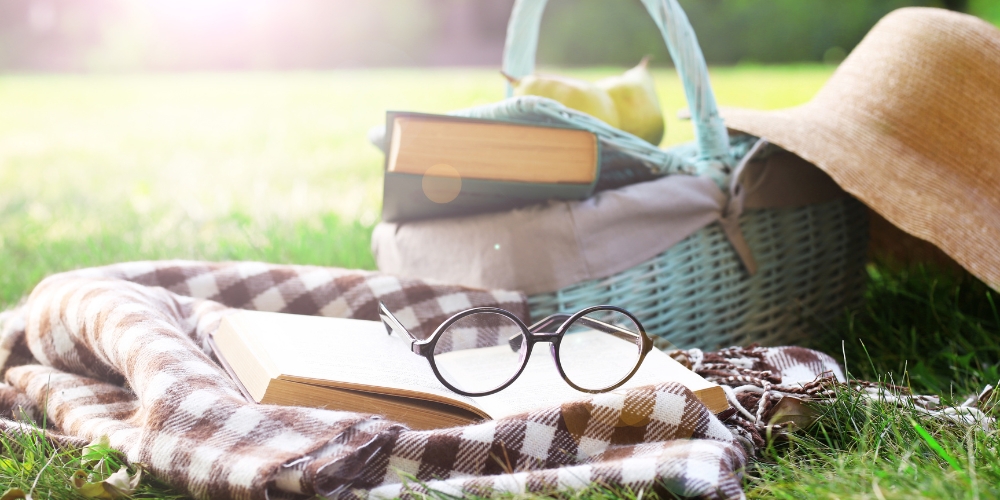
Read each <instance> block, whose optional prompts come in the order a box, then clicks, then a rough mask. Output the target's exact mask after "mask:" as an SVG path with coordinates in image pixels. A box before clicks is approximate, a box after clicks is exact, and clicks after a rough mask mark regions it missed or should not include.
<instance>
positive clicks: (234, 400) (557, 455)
mask: <svg viewBox="0 0 1000 500" xmlns="http://www.w3.org/2000/svg"><path fill="white" fill-rule="evenodd" d="M379 300H383V301H385V302H386V303H387V304H389V305H390V306H391V307H393V309H394V310H395V311H399V312H398V313H397V316H398V317H399V318H400V320H401V321H403V323H404V324H405V326H407V327H408V328H410V329H411V330H412V331H414V332H415V333H417V334H418V335H427V334H429V333H430V332H431V331H432V330H433V328H434V327H436V326H437V325H438V324H439V323H441V322H442V321H443V320H444V319H446V318H447V317H448V316H450V315H451V314H453V313H455V312H457V311H459V310H462V309H464V308H468V307H473V306H497V307H502V308H505V309H507V310H510V311H511V312H513V313H515V314H517V315H518V316H520V317H522V318H524V319H527V317H526V316H527V305H526V299H525V297H524V295H523V294H520V293H517V292H508V291H483V290H473V289H468V288H463V287H458V286H451V285H442V284H430V283H426V282H422V281H419V280H412V279H402V278H396V277H392V276H387V275H383V274H379V273H374V272H364V271H348V270H342V269H331V268H321V267H305V266H283V265H270V264H261V263H252V262H243V263H201V262H184V261H168V262H136V263H127V264H119V265H114V266H108V267H101V268H93V269H84V270H80V271H73V272H68V273H63V274H58V275H54V276H51V277H49V278H47V279H45V280H44V281H42V282H41V283H40V284H39V285H38V286H37V287H36V288H35V290H34V291H33V292H32V294H31V295H30V297H29V298H28V299H27V301H26V302H25V303H24V304H23V305H21V306H20V307H18V308H16V309H13V310H11V311H7V312H5V313H2V314H0V365H2V369H3V372H4V378H5V382H6V384H0V410H3V412H4V413H5V415H6V416H8V417H14V418H22V419H35V420H36V421H40V420H41V418H40V417H41V415H42V414H43V413H44V414H45V415H46V422H47V423H48V426H49V429H48V431H49V433H50V436H52V438H53V439H62V440H65V441H68V442H73V443H76V444H79V443H86V442H89V441H92V440H95V439H98V438H100V437H102V436H107V437H108V438H109V439H110V443H111V445H112V447H114V448H116V449H118V450H120V451H122V452H123V453H124V454H125V456H126V457H127V458H128V460H130V461H132V462H136V463H143V464H145V465H146V466H147V467H148V468H149V470H150V472H152V473H153V474H155V475H156V476H157V477H159V478H161V479H163V480H165V481H167V482H169V483H170V484H171V485H173V486H174V487H176V488H177V489H179V490H182V491H185V492H187V493H189V494H191V495H193V496H195V497H198V498H267V497H270V498H275V497H277V496H294V495H298V494H301V495H314V494H320V495H323V496H329V497H395V496H400V495H406V494H407V492H421V491H424V490H426V489H428V488H429V489H434V490H440V491H444V492H448V493H451V494H456V495H458V494H462V493H470V492H475V493H480V494H488V493H491V492H497V491H505V492H525V491H531V492H540V493H551V492H555V491H560V490H573V489H578V488H583V487H587V486H588V485H592V484H594V483H598V484H603V485H607V486H621V487H627V488H631V489H633V490H635V491H638V490H644V491H652V490H658V491H668V492H670V493H673V494H676V495H682V496H696V497H703V498H742V497H743V492H742V488H741V479H740V477H741V470H742V469H743V467H744V466H745V465H746V462H747V460H748V457H749V456H750V454H752V453H753V451H754V441H755V439H754V438H757V439H759V434H755V432H756V431H755V429H754V427H753V426H752V425H751V426H747V425H745V423H744V424H743V425H742V426H740V425H736V424H733V423H729V422H727V424H726V425H724V424H723V423H722V422H721V421H720V420H719V419H718V418H717V417H716V416H715V415H712V414H711V413H710V412H709V411H708V410H707V409H706V408H705V406H704V405H702V404H701V403H700V402H699V401H698V400H697V399H696V398H695V397H694V396H693V395H692V394H691V393H690V392H689V391H688V390H687V389H686V388H684V387H683V386H680V385H678V384H674V383H665V384H662V385H658V386H650V387H646V388H641V389H635V390H630V391H624V392H614V393H608V394H602V395H597V396H593V397H587V398H582V399H581V401H579V402H576V403H570V404H564V405H562V406H561V407H552V408H547V409H543V410H539V411H535V412H532V413H529V414H525V415H521V416H517V417H511V418H506V419H502V420H496V421H486V422H483V423H479V424H475V425H469V426H466V427H458V428H452V429H444V430H433V431H413V430H409V429H407V428H405V427H404V426H402V425H400V424H396V423H394V422H390V421H387V420H384V419H382V418H379V417H378V416H373V415H365V414H358V413H349V412H340V411H332V410H320V409H310V408H298V407H281V406H269V405H256V404H251V403H247V402H246V400H245V399H244V398H243V397H242V396H241V394H240V393H239V391H238V390H237V388H236V387H235V385H234V383H233V381H232V380H230V379H229V377H228V376H227V375H226V373H225V372H224V371H223V370H222V369H221V368H220V367H219V366H218V364H217V363H216V362H215V361H214V360H213V358H212V356H211V351H210V350H209V349H208V347H207V345H206V339H207V337H208V335H209V334H210V333H211V332H213V331H214V330H215V328H217V326H218V324H219V321H220V319H221V318H222V317H223V316H224V315H226V314H229V313H231V312H232V311H235V310H236V309H240V308H242V309H258V310H265V311H281V312H287V313H296V314H313V315H326V316H340V317H350V318H361V319H371V320H375V319H377V314H376V308H377V303H378V301H379ZM757 349H758V350H757V351H753V350H750V351H746V350H744V351H745V352H744V351H740V352H741V353H742V354H740V353H736V351H734V352H733V353H730V357H729V358H726V357H725V356H718V355H715V356H716V358H712V356H713V355H702V354H701V353H700V352H696V353H688V354H689V355H690V357H692V359H693V358H697V359H693V361H692V362H694V363H701V365H699V369H704V367H705V366H708V367H709V368H712V369H716V371H717V372H718V370H719V369H722V368H725V366H728V368H730V369H731V370H730V372H724V373H723V372H719V373H716V374H715V375H717V376H718V377H717V378H719V379H720V381H721V382H723V383H728V384H729V385H733V386H735V384H739V385H747V384H749V383H753V382H752V381H749V382H748V381H745V380H736V381H733V380H730V381H728V382H727V381H725V380H722V378H725V376H731V375H732V374H733V373H736V374H737V375H739V376H746V377H751V376H754V374H756V376H758V378H760V377H763V378H764V379H767V381H765V382H766V383H767V384H770V385H771V386H774V387H779V386H780V384H781V375H780V374H781V373H783V372H787V371H789V370H791V372H794V373H795V375H796V376H797V377H798V378H799V379H815V378H816V377H817V376H818V375H820V374H821V373H822V372H824V371H828V370H829V367H830V366H832V367H834V368H836V363H834V362H833V360H831V359H829V358H828V357H826V356H825V355H822V354H819V353H815V352H813V351H805V350H801V352H798V351H795V352H792V354H793V355H794V356H792V357H789V356H787V355H786V354H788V353H789V352H791V351H788V352H786V351H782V350H780V348H779V349H770V350H768V349H760V348H757ZM793 349H797V348H793ZM747 353H750V354H747ZM754 353H756V354H754ZM737 355H739V356H744V357H746V356H751V357H753V356H756V358H754V359H755V360H756V361H759V363H758V364H757V365H753V363H752V362H751V364H750V365H748V366H747V367H744V368H745V369H744V368H740V366H742V365H745V364H746V362H744V361H740V362H739V363H742V364H741V365H740V366H736V364H732V363H730V365H725V363H726V361H725V360H726V359H736V357H738V356H737ZM768 356H770V357H768ZM796 356H797V357H796ZM768 360H770V361H772V362H773V363H772V365H768V364H767V362H768ZM688 361H691V360H688ZM712 363H715V364H712ZM739 363H737V364H739ZM779 365H780V366H779ZM786 365H787V366H786ZM768 367H769V368H768ZM762 368H767V370H770V371H767V370H764V371H767V373H763V372H762V371H761V369H762ZM751 369H754V370H756V371H754V370H751ZM732 370H736V371H732ZM739 370H743V371H742V372H741V371H739ZM748 370H749V372H748ZM838 370H839V369H838ZM744 372H747V373H749V375H747V373H744ZM762 373H763V374H762ZM705 374H706V375H712V373H709V372H705ZM741 374H742V375H741ZM775 374H777V375H775ZM810 375H811V377H810ZM768 377H770V378H768ZM775 377H777V378H775ZM758 382H760V380H758ZM761 383H763V382H761ZM581 396H585V395H583V394H581ZM761 400H763V399H761ZM744 420H745V418H744ZM2 426H3V428H5V429H6V431H8V432H22V431H23V428H24V427H23V424H19V423H17V422H14V421H12V420H6V419H5V420H3V421H2Z"/></svg>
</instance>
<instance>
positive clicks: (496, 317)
mask: <svg viewBox="0 0 1000 500" xmlns="http://www.w3.org/2000/svg"><path fill="white" fill-rule="evenodd" d="M379 316H380V317H381V318H382V323H383V324H384V325H385V329H386V331H387V332H388V333H389V335H392V333H393V332H396V333H397V334H398V335H399V337H400V338H402V339H403V340H405V341H408V342H409V343H410V350H412V351H413V352H414V353H415V354H418V355H420V356H423V357H424V358H426V359H427V362H428V363H430V365H431V370H433V371H434V375H436V376H437V378H438V380H440V381H441V383H442V384H444V386H445V387H447V388H448V389H450V390H452V391H454V392H457V393H458V394H462V395H465V396H487V395H490V394H494V393H496V392H499V391H501V390H503V389H505V388H507V387H508V386H510V384H512V383H513V382H514V380H516V379H517V377H518V376H520V375H521V373H522V372H523V371H524V367H525V366H526V365H527V363H528V358H529V357H530V356H531V350H532V348H533V347H534V346H535V344H537V343H539V342H547V343H548V344H549V352H550V353H551V354H552V359H553V360H554V361H555V364H556V370H557V371H558V372H559V375H561V376H562V378H563V380H565V381H566V383H567V384H569V385H570V386H571V387H573V388H574V389H576V390H578V391H582V392H588V393H592V394H596V393H601V392H607V391H610V390H613V389H616V388H618V387H620V386H621V385H622V384H624V383H625V382H627V381H628V379H630V378H632V375H635V372H636V371H638V370H639V365H641V364H642V360H643V359H645V357H646V354H648V353H649V351H651V350H652V349H653V341H652V339H650V338H649V336H648V335H646V331H645V330H644V329H643V328H642V325H641V324H640V323H639V320H637V319H636V318H635V316H633V315H632V314H631V313H629V312H628V311H626V310H625V309H622V308H620V307H615V306H593V307H588V308H586V309H583V310H581V311H579V312H577V313H575V314H553V315H551V316H549V317H547V318H545V319H543V320H541V321H539V322H537V323H535V324H533V325H531V326H530V327H528V326H525V324H524V322H522V321H521V320H520V319H519V318H518V317H517V316H515V315H514V314H513V313H511V312H509V311H506V310H504V309H499V308H495V307H475V308H472V309H467V310H465V311H462V312H459V313H458V314H455V315H454V316H452V317H450V318H448V319H447V320H445V322H444V323H442V324H441V326H439V327H437V329H435V330H434V333H432V334H431V335H430V336H429V337H428V338H426V339H423V340H421V339H418V338H417V337H415V336H414V335H413V334H411V333H410V332H409V331H408V330H407V329H406V328H405V327H403V325H402V324H401V323H400V322H399V320H398V319H396V317H395V316H393V314H392V313H391V312H390V311H389V309H388V308H387V307H386V306H385V304H383V303H381V302H380V303H379Z"/></svg>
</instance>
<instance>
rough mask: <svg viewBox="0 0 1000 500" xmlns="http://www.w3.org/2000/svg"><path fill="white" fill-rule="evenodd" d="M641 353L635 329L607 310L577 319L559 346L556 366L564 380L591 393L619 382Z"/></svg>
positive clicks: (636, 362) (636, 329) (637, 331)
mask: <svg viewBox="0 0 1000 500" xmlns="http://www.w3.org/2000/svg"><path fill="white" fill-rule="evenodd" d="M641 353H642V335H641V334H640V333H639V326H638V325H636V324H635V321H632V318H629V317H628V316H626V315H625V314H622V313H620V312H618V311H613V310H608V309H599V310H597V311H592V312H590V313H588V314H586V315H585V316H582V317H580V318H577V319H576V321H574V322H573V324H572V325H570V327H569V328H568V329H567V330H566V333H565V334H564V335H563V337H562V340H561V341H560V342H559V364H560V365H562V368H563V373H565V374H566V378H568V379H570V380H571V381H572V382H573V383H574V384H576V385H577V386H579V387H582V388H584V389H589V390H593V391H599V390H602V389H607V388H609V387H612V386H614V385H615V384H617V383H618V382H621V380H622V379H624V378H625V377H626V376H628V374H629V373H631V372H632V369H633V368H635V366H636V364H638V363H639V357H640V355H641Z"/></svg>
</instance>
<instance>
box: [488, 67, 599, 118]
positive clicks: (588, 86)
mask: <svg viewBox="0 0 1000 500" xmlns="http://www.w3.org/2000/svg"><path fill="white" fill-rule="evenodd" d="M501 74H503V76H504V77H505V78H507V80H509V81H510V83H511V85H513V86H514V95H518V96H520V95H537V96H541V97H548V98H549V99H553V100H556V101H559V102H560V103H562V104H563V105H564V106H566V107H567V108H572V109H575V110H577V111H582V112H584V113H587V114H588V115H590V116H593V117H594V118H597V119H599V120H602V121H604V123H607V124H608V125H611V126H612V127H616V128H617V127H618V125H619V120H618V111H617V110H616V108H615V103H614V101H612V100H611V97H610V96H608V93H607V92H605V91H604V90H603V89H601V88H600V87H598V86H596V85H594V84H593V83H590V82H588V81H586V80H578V79H576V78H567V77H564V76H552V75H528V76H526V77H524V78H521V79H517V78H513V77H511V76H510V75H507V74H506V73H503V72H501Z"/></svg>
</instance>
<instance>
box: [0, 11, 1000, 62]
mask: <svg viewBox="0 0 1000 500" xmlns="http://www.w3.org/2000/svg"><path fill="white" fill-rule="evenodd" d="M681 4H682V5H683V6H684V8H685V10H686V11H687V13H688V15H689V17H690V19H691V22H692V24H693V25H694V27H695V30H696V31H697V33H698V37H699V39H700V42H701V45H702V47H703V50H704V52H705V56H706V57H707V59H708V61H709V62H710V63H712V64H736V63H741V62H751V63H779V62H780V63H787V62H797V61H803V62H805V61H813V62H815V61H826V62H837V61H839V60H840V59H842V58H843V57H844V56H845V55H846V54H847V53H848V52H850V50H851V48H853V47H854V46H855V45H856V44H857V42H858V41H859V40H860V39H861V38H862V37H863V36H864V34H865V33H866V32H867V31H868V30H869V29H870V28H871V26H872V25H873V24H874V23H875V22H876V21H877V20H878V19H879V18H881V17H882V16H883V15H885V14H886V13H887V12H889V11H891V10H893V9H896V8H899V7H905V6H910V5H920V6H934V7H943V8H950V9H954V10H961V11H965V12H969V13H971V14H974V15H978V16H981V17H983V18H985V19H987V20H989V21H990V22H993V23H1000V0H681ZM511 5H512V0H366V1H363V2H359V1H357V0H169V1H167V0H164V1H153V0H0V71H7V72H10V71H144V70H154V71H160V70H215V69H231V70H248V69H249V70H272V69H325V68H341V67H359V66H364V67H372V66H442V65H475V66H496V65H499V62H500V56H501V51H502V48H503V39H504V33H505V30H506V22H507V18H508V16H509V14H510V8H511ZM647 53H649V54H653V55H654V56H655V57H656V60H657V61H659V64H667V61H668V58H667V56H666V51H665V49H664V47H663V42H662V40H661V39H660V37H659V34H658V33H657V32H656V30H655V27H654V26H653V24H652V22H651V21H650V20H649V18H648V16H647V15H646V14H645V12H644V10H643V8H642V6H641V4H640V3H639V0H551V2H550V5H549V7H548V10H547V12H546V16H545V19H544V21H543V28H542V36H541V41H540V49H539V60H540V61H541V62H542V63H543V64H549V65H563V66H570V65H595V64H597V65H603V64H608V65H612V64H613V65H631V64H634V63H635V61H637V60H638V59H639V58H640V57H641V56H642V55H644V54H647Z"/></svg>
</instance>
